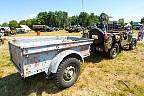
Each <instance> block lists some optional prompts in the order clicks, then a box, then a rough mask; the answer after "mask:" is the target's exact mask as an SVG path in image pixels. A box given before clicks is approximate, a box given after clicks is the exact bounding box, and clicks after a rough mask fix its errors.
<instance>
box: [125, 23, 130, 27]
mask: <svg viewBox="0 0 144 96" xmlns="http://www.w3.org/2000/svg"><path fill="white" fill-rule="evenodd" d="M131 26H132V25H131V24H130V23H128V24H127V25H125V26H124V27H131Z"/></svg>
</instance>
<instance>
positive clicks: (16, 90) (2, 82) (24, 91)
mask: <svg viewBox="0 0 144 96" xmlns="http://www.w3.org/2000/svg"><path fill="white" fill-rule="evenodd" d="M104 59H108V57H107V56H106V55H105V54H103V53H97V54H93V55H92V56H90V57H87V58H86V59H85V61H86V62H88V63H89V62H92V63H99V62H101V61H102V60H104ZM61 91H62V89H60V88H58V87H57V86H56V85H55V82H54V78H53V79H49V80H47V79H46V78H45V74H43V73H42V74H38V75H35V76H31V77H29V78H27V79H26V80H23V79H22V78H21V76H20V75H19V73H15V74H11V75H8V76H6V77H3V78H0V96H28V95H30V94H32V93H36V96H42V93H43V92H45V93H47V94H50V95H52V94H56V93H59V92H61Z"/></svg>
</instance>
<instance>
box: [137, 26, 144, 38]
mask: <svg viewBox="0 0 144 96" xmlns="http://www.w3.org/2000/svg"><path fill="white" fill-rule="evenodd" d="M141 40H144V24H143V25H142V27H141V28H140V31H139V33H138V41H141Z"/></svg>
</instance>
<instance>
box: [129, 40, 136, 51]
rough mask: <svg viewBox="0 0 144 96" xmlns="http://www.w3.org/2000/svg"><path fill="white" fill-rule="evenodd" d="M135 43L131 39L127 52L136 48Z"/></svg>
mask: <svg viewBox="0 0 144 96" xmlns="http://www.w3.org/2000/svg"><path fill="white" fill-rule="evenodd" d="M136 45H137V41H136V39H134V38H133V39H132V42H131V43H130V44H129V50H134V49H135V48H136Z"/></svg>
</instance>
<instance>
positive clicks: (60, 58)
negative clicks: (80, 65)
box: [50, 50, 84, 73]
mask: <svg viewBox="0 0 144 96" xmlns="http://www.w3.org/2000/svg"><path fill="white" fill-rule="evenodd" d="M71 57H73V58H77V59H78V60H81V61H83V62H84V58H83V56H82V55H81V54H80V53H79V52H77V51H73V50H66V51H63V52H61V53H59V54H58V55H56V57H54V59H53V60H52V61H51V64H50V71H51V73H56V72H57V69H58V66H59V65H60V64H61V62H62V61H63V60H64V59H66V58H71Z"/></svg>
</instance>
